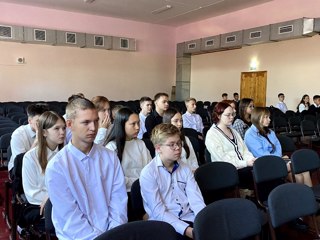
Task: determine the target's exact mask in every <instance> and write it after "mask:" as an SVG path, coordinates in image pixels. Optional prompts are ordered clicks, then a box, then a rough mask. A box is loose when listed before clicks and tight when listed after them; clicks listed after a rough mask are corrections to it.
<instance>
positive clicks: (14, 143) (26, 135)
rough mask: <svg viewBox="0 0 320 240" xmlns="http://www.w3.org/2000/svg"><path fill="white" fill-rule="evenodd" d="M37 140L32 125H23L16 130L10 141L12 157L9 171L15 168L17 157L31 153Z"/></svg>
mask: <svg viewBox="0 0 320 240" xmlns="http://www.w3.org/2000/svg"><path fill="white" fill-rule="evenodd" d="M35 138H36V133H35V132H34V131H32V129H31V126H30V124H27V125H22V126H20V127H18V128H17V129H16V130H14V132H13V133H12V136H11V141H10V146H11V152H12V155H11V158H10V161H9V164H8V170H9V171H10V170H11V169H12V168H13V165H14V159H15V158H16V156H17V155H19V154H20V153H25V152H27V151H29V150H30V148H31V146H32V144H33V142H34V140H35Z"/></svg>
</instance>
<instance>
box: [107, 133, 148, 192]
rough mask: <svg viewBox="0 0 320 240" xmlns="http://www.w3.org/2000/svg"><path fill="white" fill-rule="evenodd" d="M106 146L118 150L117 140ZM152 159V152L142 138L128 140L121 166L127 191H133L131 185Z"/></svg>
mask: <svg viewBox="0 0 320 240" xmlns="http://www.w3.org/2000/svg"><path fill="white" fill-rule="evenodd" d="M106 148H108V149H110V150H112V151H115V152H116V151H117V146H116V142H115V141H111V142H109V143H108V144H107V145H106ZM151 160H152V157H151V155H150V152H149V150H148V148H147V147H146V145H145V144H144V142H143V141H142V140H140V139H132V140H130V141H126V144H125V146H124V150H123V153H122V160H121V166H122V170H123V173H124V178H125V182H126V189H127V192H131V186H132V184H133V183H134V181H135V180H137V179H138V178H139V177H140V173H141V170H142V169H143V168H144V167H145V166H146V165H147V164H148V163H149V162H150V161H151Z"/></svg>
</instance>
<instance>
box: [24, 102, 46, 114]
mask: <svg viewBox="0 0 320 240" xmlns="http://www.w3.org/2000/svg"><path fill="white" fill-rule="evenodd" d="M46 111H49V106H48V104H46V103H36V104H30V105H29V106H28V107H27V115H28V117H34V116H37V115H41V114H42V113H44V112H46Z"/></svg>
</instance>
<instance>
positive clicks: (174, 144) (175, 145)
mask: <svg viewBox="0 0 320 240" xmlns="http://www.w3.org/2000/svg"><path fill="white" fill-rule="evenodd" d="M161 146H167V147H169V148H170V149H171V150H176V149H177V148H179V149H180V148H181V147H182V142H177V143H169V144H161Z"/></svg>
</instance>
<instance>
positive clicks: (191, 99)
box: [184, 97, 197, 105]
mask: <svg viewBox="0 0 320 240" xmlns="http://www.w3.org/2000/svg"><path fill="white" fill-rule="evenodd" d="M190 101H194V102H197V100H196V99H195V98H192V97H190V98H187V99H186V100H184V103H185V104H186V105H187V104H188V103H189V102H190Z"/></svg>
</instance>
